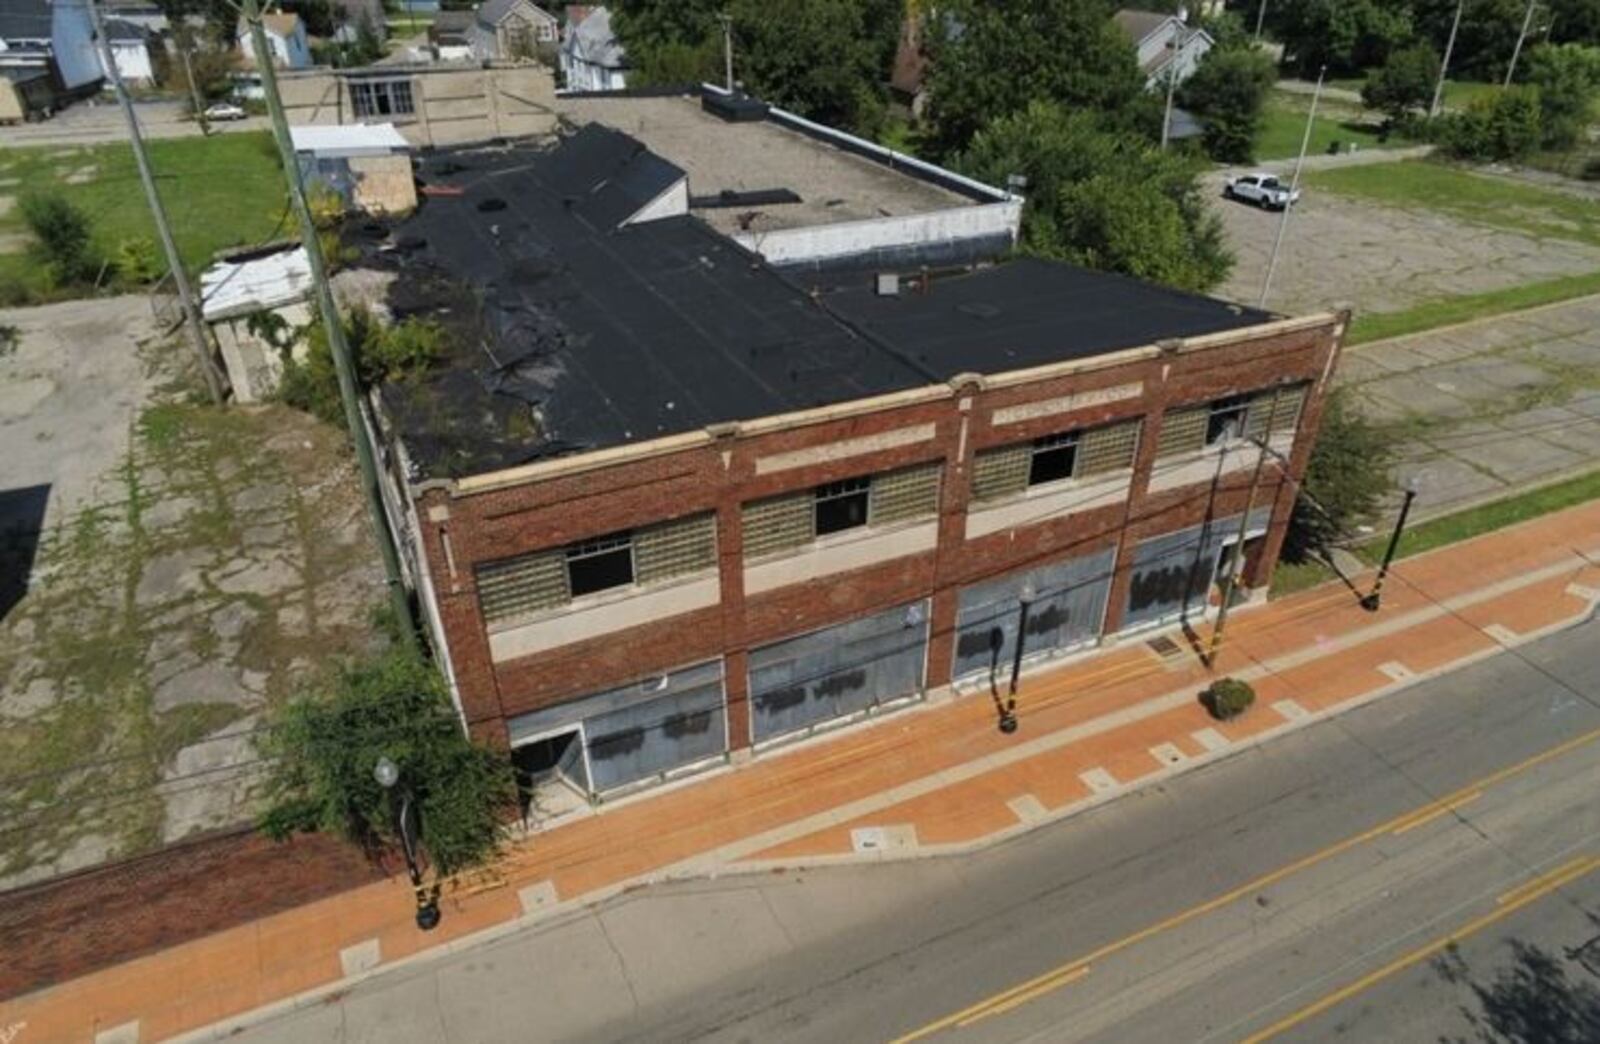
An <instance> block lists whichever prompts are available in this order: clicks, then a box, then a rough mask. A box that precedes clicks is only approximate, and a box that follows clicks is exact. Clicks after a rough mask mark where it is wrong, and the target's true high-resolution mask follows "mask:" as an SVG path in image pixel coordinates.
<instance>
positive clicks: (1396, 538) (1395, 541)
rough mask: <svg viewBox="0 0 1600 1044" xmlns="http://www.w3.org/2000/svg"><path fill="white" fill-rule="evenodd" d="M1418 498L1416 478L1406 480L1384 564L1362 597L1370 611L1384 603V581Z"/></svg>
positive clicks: (1384, 556) (1363, 605)
mask: <svg viewBox="0 0 1600 1044" xmlns="http://www.w3.org/2000/svg"><path fill="white" fill-rule="evenodd" d="M1415 499H1417V483H1416V480H1415V479H1412V480H1409V481H1407V482H1406V499H1405V501H1404V502H1403V503H1402V504H1401V505H1400V517H1399V518H1397V519H1395V521H1394V532H1393V533H1390V534H1389V546H1388V547H1387V548H1385V549H1384V552H1383V564H1382V565H1380V566H1379V567H1378V576H1377V578H1376V579H1374V580H1373V581H1372V590H1371V591H1369V592H1367V594H1366V595H1365V596H1363V597H1362V599H1361V608H1363V609H1365V610H1366V611H1367V612H1369V613H1375V612H1377V611H1378V607H1379V606H1380V605H1382V604H1383V581H1384V578H1385V577H1387V576H1388V575H1389V563H1390V562H1393V561H1394V553H1395V550H1396V549H1398V548H1399V546H1400V534H1401V533H1402V532H1403V531H1404V530H1405V528H1406V516H1407V515H1409V514H1411V502H1412V501H1413V500H1415Z"/></svg>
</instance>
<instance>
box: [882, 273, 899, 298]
mask: <svg viewBox="0 0 1600 1044" xmlns="http://www.w3.org/2000/svg"><path fill="white" fill-rule="evenodd" d="M878 296H879V297H899V296H900V276H899V275H898V274H896V273H894V272H879V273H878Z"/></svg>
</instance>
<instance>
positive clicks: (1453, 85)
mask: <svg viewBox="0 0 1600 1044" xmlns="http://www.w3.org/2000/svg"><path fill="white" fill-rule="evenodd" d="M1499 89H1500V84H1498V83H1477V82H1475V81H1472V80H1446V81H1444V99H1443V101H1444V107H1445V108H1447V109H1465V108H1467V107H1468V106H1470V105H1471V104H1472V103H1473V102H1475V101H1477V100H1478V99H1479V98H1487V97H1489V96H1490V95H1491V94H1493V93H1494V92H1495V91H1498V90H1499Z"/></svg>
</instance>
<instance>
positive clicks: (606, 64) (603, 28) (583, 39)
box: [561, 7, 628, 91]
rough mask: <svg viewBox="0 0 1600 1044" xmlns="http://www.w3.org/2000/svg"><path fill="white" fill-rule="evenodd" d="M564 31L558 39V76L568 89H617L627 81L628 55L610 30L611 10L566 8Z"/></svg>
mask: <svg viewBox="0 0 1600 1044" xmlns="http://www.w3.org/2000/svg"><path fill="white" fill-rule="evenodd" d="M567 11H568V15H567V31H566V36H565V37H564V38H563V39H562V41H561V78H562V81H563V82H564V83H565V84H566V87H567V89H568V90H571V91H620V90H622V89H623V88H624V87H626V86H627V85H628V83H627V79H628V56H627V52H626V50H625V49H624V48H623V46H622V43H621V42H620V41H619V40H618V39H617V36H616V34H615V33H613V32H612V31H611V12H610V11H608V10H607V9H606V8H604V7H590V8H579V9H578V11H577V14H578V18H577V19H576V20H574V19H573V13H574V11H573V8H572V7H568V8H567Z"/></svg>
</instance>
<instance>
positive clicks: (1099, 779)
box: [1078, 768, 1117, 794]
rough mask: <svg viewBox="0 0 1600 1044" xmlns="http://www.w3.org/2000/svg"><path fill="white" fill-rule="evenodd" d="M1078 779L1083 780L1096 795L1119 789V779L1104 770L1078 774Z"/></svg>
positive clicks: (1095, 769)
mask: <svg viewBox="0 0 1600 1044" xmlns="http://www.w3.org/2000/svg"><path fill="white" fill-rule="evenodd" d="M1078 778H1079V779H1081V780H1083V783H1084V786H1086V787H1088V788H1089V789H1090V790H1092V791H1094V792H1095V793H1096V794H1103V793H1105V792H1106V791H1108V790H1115V789H1117V777H1115V776H1113V775H1112V774H1111V773H1109V772H1107V771H1106V770H1105V769H1103V768H1092V769H1090V770H1089V771H1087V772H1080V773H1078Z"/></svg>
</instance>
